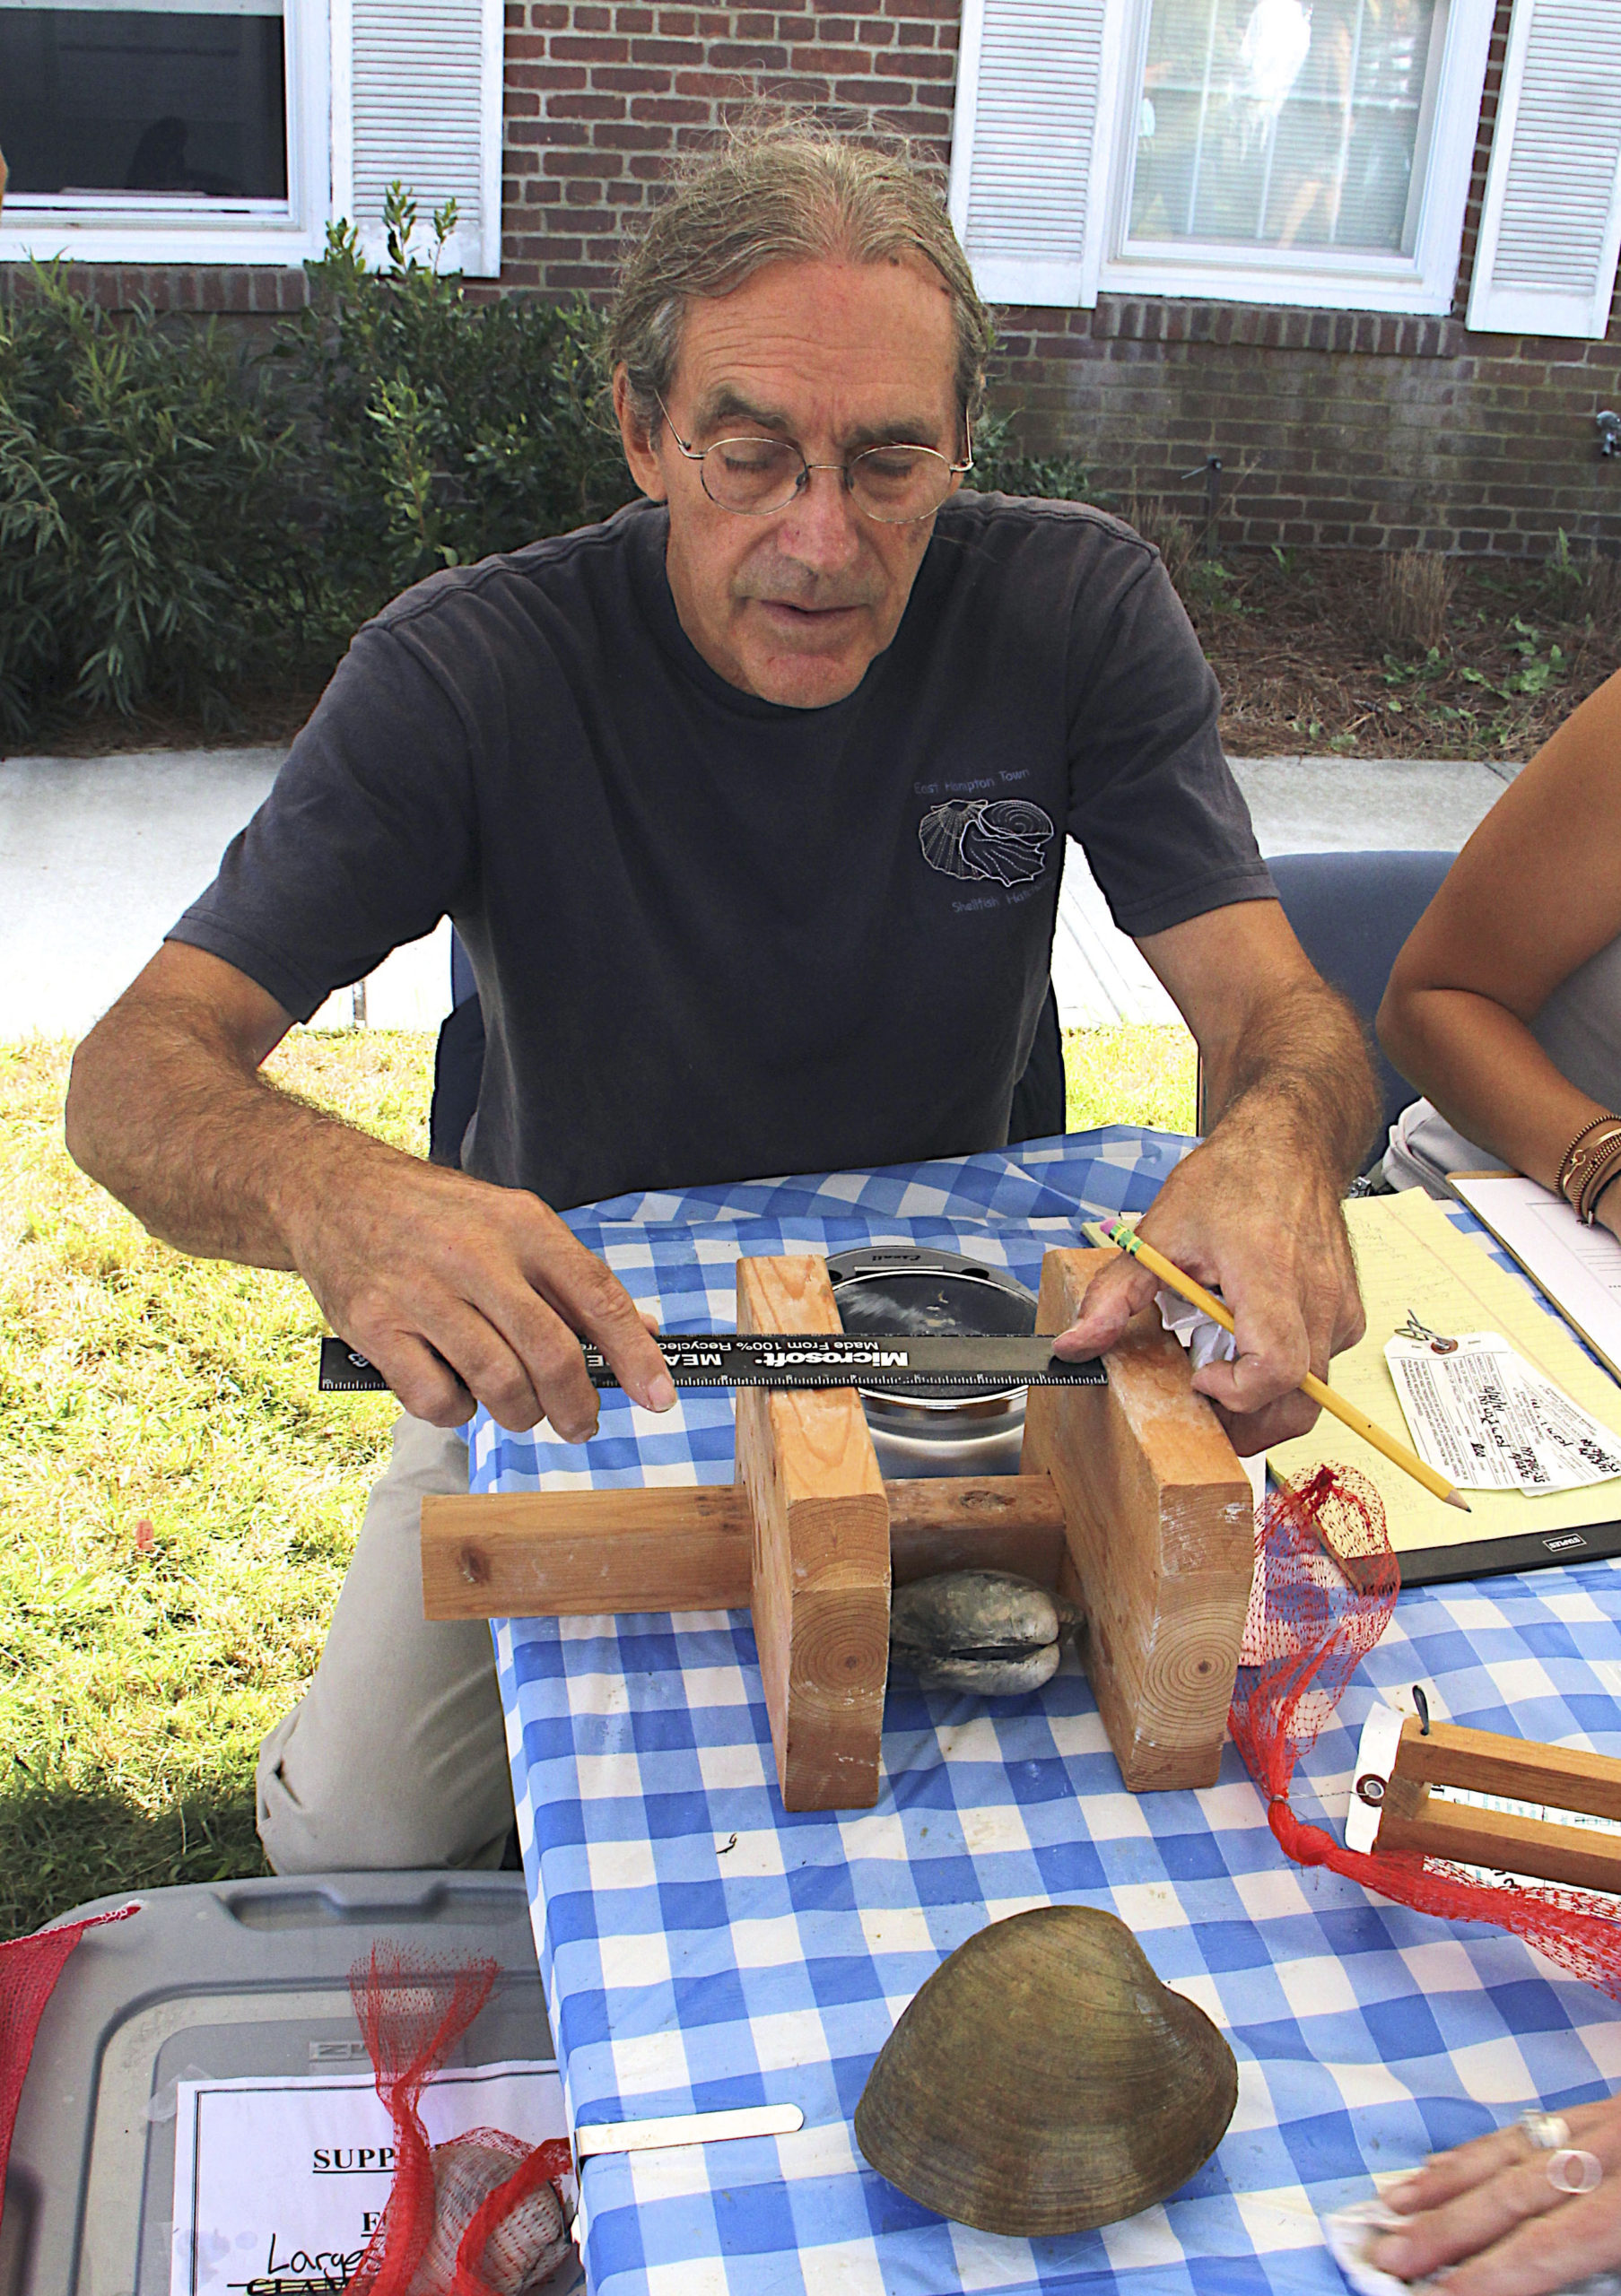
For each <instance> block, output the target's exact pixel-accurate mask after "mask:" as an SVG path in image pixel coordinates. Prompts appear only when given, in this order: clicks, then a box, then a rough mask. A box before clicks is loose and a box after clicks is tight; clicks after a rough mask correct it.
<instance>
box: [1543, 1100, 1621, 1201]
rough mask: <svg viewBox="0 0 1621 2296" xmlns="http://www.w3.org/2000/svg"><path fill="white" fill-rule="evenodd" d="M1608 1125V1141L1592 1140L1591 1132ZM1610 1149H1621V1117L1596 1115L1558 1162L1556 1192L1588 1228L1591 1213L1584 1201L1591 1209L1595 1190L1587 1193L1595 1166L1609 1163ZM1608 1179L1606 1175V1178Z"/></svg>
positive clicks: (1603, 1128)
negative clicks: (1585, 1201)
mask: <svg viewBox="0 0 1621 2296" xmlns="http://www.w3.org/2000/svg"><path fill="white" fill-rule="evenodd" d="M1607 1126H1608V1127H1609V1136H1608V1139H1605V1140H1599V1141H1592V1140H1591V1135H1593V1134H1594V1133H1596V1132H1602V1131H1604V1130H1605V1128H1606V1127H1607ZM1589 1143H1591V1144H1589ZM1612 1147H1616V1148H1621V1117H1618V1116H1616V1115H1614V1114H1610V1115H1606V1116H1596V1117H1594V1118H1591V1119H1590V1122H1588V1123H1586V1124H1584V1125H1583V1126H1582V1129H1581V1131H1580V1132H1579V1133H1578V1134H1577V1135H1576V1136H1575V1138H1574V1139H1573V1141H1572V1142H1571V1144H1570V1146H1569V1147H1568V1148H1567V1149H1566V1150H1565V1152H1564V1157H1563V1159H1562V1161H1561V1162H1560V1166H1559V1182H1558V1186H1559V1193H1560V1195H1561V1196H1563V1197H1564V1200H1565V1202H1566V1203H1567V1204H1568V1205H1570V1206H1571V1209H1572V1210H1573V1212H1575V1213H1577V1214H1578V1215H1579V1216H1580V1217H1581V1218H1582V1219H1583V1220H1584V1221H1585V1222H1587V1224H1588V1225H1589V1226H1590V1225H1591V1224H1592V1213H1591V1210H1590V1208H1589V1209H1586V1210H1584V1209H1583V1198H1584V1197H1586V1198H1587V1202H1588V1205H1589V1206H1590V1205H1591V1204H1592V1203H1593V1202H1596V1201H1597V1195H1596V1191H1595V1192H1590V1180H1591V1178H1592V1176H1593V1172H1594V1169H1595V1167H1596V1166H1597V1165H1598V1164H1599V1163H1600V1162H1601V1161H1602V1162H1608V1151H1609V1150H1610V1149H1611V1148H1612ZM1618 1161H1621V1160H1618ZM1609 1176H1610V1175H1608V1174H1607V1176H1606V1177H1607V1178H1608V1177H1609Z"/></svg>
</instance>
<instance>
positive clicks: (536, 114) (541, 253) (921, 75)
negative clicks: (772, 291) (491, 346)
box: [501, 0, 958, 294]
mask: <svg viewBox="0 0 1621 2296" xmlns="http://www.w3.org/2000/svg"><path fill="white" fill-rule="evenodd" d="M957 18H958V0H840V4H838V5H837V6H832V7H830V6H826V5H808V6H803V7H800V8H797V9H795V10H794V11H793V12H792V13H785V12H780V11H778V10H776V9H771V8H683V7H673V8H672V7H644V6H623V5H612V6H610V5H606V4H605V5H600V6H596V5H590V4H587V0H575V4H573V5H567V4H563V0H509V5H508V7H507V94H506V106H507V133H506V183H505V187H504V197H503V204H502V217H501V227H502V228H501V248H502V274H501V275H502V280H503V283H507V284H510V285H511V286H513V287H518V288H527V289H531V290H533V289H538V290H539V291H541V292H543V293H553V294H555V293H559V292H567V291H571V290H573V289H575V288H580V287H584V288H588V289H590V290H593V291H600V290H601V289H604V288H606V287H608V286H610V285H611V284H612V282H613V277H614V264H615V262H616V260H617V257H618V254H619V250H620V248H621V246H622V244H623V235H624V232H625V230H626V228H627V226H633V225H634V224H635V222H637V221H638V220H639V219H640V218H641V215H643V214H644V213H646V210H647V207H648V204H649V201H650V200H652V199H655V198H657V196H658V187H659V185H660V184H661V182H662V181H663V180H664V178H665V174H666V171H667V168H668V166H669V163H670V161H671V160H672V158H674V157H675V155H677V154H678V153H680V152H684V151H689V150H691V149H693V147H694V146H698V145H702V144H703V143H708V142H709V141H710V139H711V138H712V137H713V135H714V134H715V132H716V130H717V129H718V128H719V126H721V125H722V124H723V123H724V122H725V121H726V120H727V119H728V118H730V117H736V115H737V114H738V113H739V112H740V111H743V110H745V109H746V108H747V107H748V106H749V105H750V104H751V103H757V102H759V101H761V100H764V101H766V102H770V103H776V104H793V105H800V106H805V107H806V108H814V109H815V110H816V111H818V112H819V113H820V114H822V116H823V117H830V118H832V119H834V120H837V121H839V122H840V123H841V124H842V125H845V126H849V127H851V128H854V129H860V128H863V127H868V126H874V127H880V128H885V129H888V130H890V131H892V132H893V131H899V132H900V133H902V134H904V135H913V136H916V137H919V139H921V141H922V142H923V143H924V145H925V146H926V147H927V149H928V151H929V152H932V154H933V155H934V156H935V158H936V159H937V161H938V163H939V165H940V166H941V168H942V169H944V166H945V163H946V158H947V155H948V153H949V150H950V143H951V102H952V90H953V85H954V78H955V70H956V45H957Z"/></svg>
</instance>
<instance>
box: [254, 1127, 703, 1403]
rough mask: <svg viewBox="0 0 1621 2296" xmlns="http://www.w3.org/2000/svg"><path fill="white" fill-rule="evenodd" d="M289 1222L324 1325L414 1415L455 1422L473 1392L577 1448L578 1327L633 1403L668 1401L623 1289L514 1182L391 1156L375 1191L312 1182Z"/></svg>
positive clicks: (592, 1396) (648, 1341)
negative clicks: (304, 1204)
mask: <svg viewBox="0 0 1621 2296" xmlns="http://www.w3.org/2000/svg"><path fill="white" fill-rule="evenodd" d="M351 1136H353V1135H351ZM402 1168H403V1169H402ZM357 1177H358V1176H357ZM290 1224H291V1233H290V1237H289V1240H290V1242H291V1244H292V1257H293V1259H294V1262H295V1264H296V1265H297V1267H298V1271H299V1273H300V1274H301V1276H302V1277H303V1279H304V1281H305V1283H308V1285H309V1289H310V1290H311V1291H313V1292H314V1294H315V1296H316V1298H317V1299H318V1300H319V1302H320V1304H321V1307H322V1309H323V1310H324V1311H325V1313H326V1316H327V1321H328V1322H329V1323H330V1324H331V1326H332V1328H333V1329H334V1331H336V1332H339V1333H341V1334H342V1335H343V1337H344V1339H345V1340H347V1341H348V1343H349V1344H350V1345H351V1346H352V1347H356V1348H358V1349H359V1350H360V1352H361V1353H362V1355H364V1356H366V1357H367V1358H368V1359H369V1360H370V1361H371V1362H372V1363H374V1364H375V1365H376V1366H377V1368H378V1370H379V1371H380V1372H381V1373H382V1375H383V1377H384V1378H386V1379H387V1380H388V1385H389V1386H390V1387H392V1388H393V1390H394V1392H395V1394H396V1395H397V1396H398V1397H399V1399H400V1401H401V1403H402V1404H403V1405H405V1409H406V1410H407V1411H408V1412H410V1413H412V1415H413V1416H414V1418H417V1419H426V1420H430V1421H431V1422H432V1423H433V1424H434V1425H435V1426H437V1427H458V1426H460V1425H461V1423H462V1422H463V1421H464V1420H466V1419H467V1418H468V1417H469V1416H470V1415H471V1413H472V1410H473V1405H474V1403H475V1401H477V1402H479V1403H482V1404H483V1405H484V1407H485V1409H486V1410H487V1411H488V1412H489V1413H490V1414H491V1416H492V1418H493V1419H495V1420H497V1421H499V1422H500V1423H501V1426H503V1427H510V1428H524V1427H533V1426H534V1425H535V1424H536V1422H537V1421H539V1420H542V1419H545V1420H549V1421H550V1422H551V1423H552V1425H553V1427H554V1428H555V1429H556V1430H557V1432H558V1433H559V1435H561V1436H562V1438H563V1439H564V1440H565V1441H567V1442H571V1443H581V1442H584V1441H585V1440H586V1439H587V1438H588V1436H589V1435H591V1434H593V1433H594V1432H595V1431H596V1427H597V1390H596V1388H595V1387H593V1386H592V1385H591V1382H590V1379H589V1378H588V1375H587V1372H586V1367H585V1359H584V1358H583V1356H582V1355H581V1354H580V1338H581V1337H584V1338H586V1339H589V1340H593V1341H594V1342H595V1343H596V1344H597V1346H598V1347H600V1348H601V1350H602V1352H603V1353H604V1354H605V1355H606V1357H607V1359H608V1361H609V1362H610V1363H611V1364H612V1365H613V1367H614V1371H615V1372H616V1373H617V1374H618V1377H619V1379H620V1382H621V1384H622V1386H623V1387H624V1388H625V1390H626V1392H627V1393H628V1394H629V1395H630V1396H632V1398H633V1399H634V1401H636V1402H637V1403H640V1404H642V1405H645V1406H646V1407H647V1409H649V1411H667V1410H668V1409H669V1408H670V1406H671V1405H672V1404H673V1403H674V1402H675V1387H674V1386H673V1385H672V1383H671V1380H670V1375H669V1373H668V1371H667V1370H666V1369H665V1364H664V1358H663V1356H662V1355H661V1354H660V1353H659V1352H658V1343H657V1341H655V1340H654V1339H653V1338H652V1337H650V1335H649V1333H648V1331H647V1328H646V1326H644V1325H643V1323H642V1321H641V1317H640V1315H639V1314H638V1313H637V1310H636V1307H635V1304H634V1302H633V1301H632V1299H631V1297H630V1294H629V1293H628V1292H627V1291H625V1289H624V1286H623V1284H622V1283H620V1282H619V1281H618V1279H617V1277H616V1276H614V1274H612V1273H611V1272H610V1270H609V1269H608V1268H607V1267H606V1266H605V1265H604V1264H603V1262H602V1261H601V1260H599V1259H597V1258H596V1257H594V1256H593V1255H592V1254H591V1253H590V1252H588V1251H587V1249H586V1248H585V1246H584V1245H583V1244H582V1243H580V1241H579V1239H578V1238H577V1237H575V1236H574V1235H573V1234H572V1233H571V1231H570V1230H569V1228H568V1227H567V1226H565V1224H564V1223H563V1222H562V1220H560V1219H559V1218H558V1216H557V1214H556V1213H554V1212H553V1211H552V1210H551V1209H550V1207H549V1206H548V1205H545V1204H543V1203H542V1202H541V1201H540V1198H539V1197H538V1196H531V1195H529V1194H527V1191H525V1190H523V1189H519V1188H502V1187H491V1186H490V1185H489V1184H488V1183H487V1182H485V1181H484V1180H475V1179H469V1178H467V1177H466V1174H465V1173H462V1172H453V1171H447V1170H445V1169H444V1168H443V1167H442V1166H440V1165H437V1164H424V1163H419V1162H416V1161H414V1159H412V1158H409V1157H401V1158H398V1159H397V1161H396V1162H395V1164H394V1165H393V1167H392V1168H391V1170H390V1171H389V1172H388V1178H387V1179H386V1181H385V1182H384V1183H383V1184H382V1185H380V1186H379V1185H373V1186H364V1185H362V1187H359V1188H358V1189H355V1190H353V1192H350V1191H346V1190H344V1189H343V1188H342V1187H331V1188H321V1189H320V1190H318V1193H317V1194H316V1195H315V1196H312V1198H311V1200H310V1205H309V1216H308V1217H307V1218H305V1217H299V1218H297V1219H296V1220H295V1222H292V1223H290Z"/></svg>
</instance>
